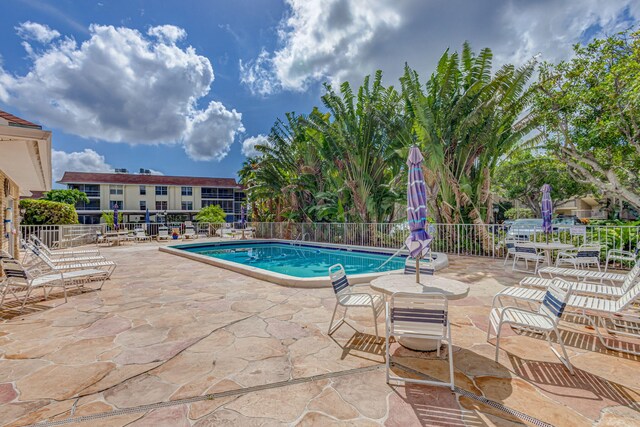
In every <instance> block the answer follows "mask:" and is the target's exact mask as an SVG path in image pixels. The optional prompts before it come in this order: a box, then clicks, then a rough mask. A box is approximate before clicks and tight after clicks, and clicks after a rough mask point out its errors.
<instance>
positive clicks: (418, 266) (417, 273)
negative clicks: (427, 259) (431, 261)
mask: <svg viewBox="0 0 640 427" xmlns="http://www.w3.org/2000/svg"><path fill="white" fill-rule="evenodd" d="M416 283H420V257H419V256H417V257H416Z"/></svg>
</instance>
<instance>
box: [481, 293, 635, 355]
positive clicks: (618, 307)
mask: <svg viewBox="0 0 640 427" xmlns="http://www.w3.org/2000/svg"><path fill="white" fill-rule="evenodd" d="M544 296H545V292H544V291H540V290H537V289H529V288H520V287H515V286H514V287H508V288H505V289H503V290H502V291H500V292H499V293H498V294H496V296H495V297H494V299H493V307H494V308H495V307H496V306H497V305H498V306H502V301H503V299H504V298H512V299H515V300H516V301H526V302H529V303H541V302H542V301H544ZM639 299H640V281H636V282H635V284H634V285H633V286H631V287H630V288H629V289H628V290H627V291H626V292H625V293H624V294H622V296H620V298H618V299H612V298H598V297H588V296H582V295H571V296H570V297H569V299H568V300H567V303H566V309H567V310H568V311H569V310H570V311H571V313H572V314H573V315H574V316H576V317H578V318H581V319H584V320H586V321H587V322H588V323H589V324H590V325H591V326H592V327H593V328H594V330H595V331H596V334H597V335H598V338H599V340H600V343H601V344H602V346H603V347H605V348H607V349H609V350H615V351H620V352H623V353H629V354H634V355H640V352H637V351H633V350H631V349H630V347H615V346H611V345H609V344H607V343H606V341H605V339H604V337H603V336H602V335H601V333H600V329H599V328H600V327H602V328H603V329H605V331H607V332H608V333H610V334H614V335H625V336H630V337H633V338H640V310H639V309H638V307H637V306H635V305H634V304H635V303H637V302H638V300H639ZM593 317H595V318H596V319H597V322H596V321H595V320H594V319H593ZM629 331H633V332H629Z"/></svg>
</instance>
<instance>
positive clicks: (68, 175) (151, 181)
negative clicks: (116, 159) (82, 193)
mask: <svg viewBox="0 0 640 427" xmlns="http://www.w3.org/2000/svg"><path fill="white" fill-rule="evenodd" d="M58 182H59V183H61V184H144V185H184V186H195V187H228V188H238V189H240V188H242V186H241V185H240V184H238V183H237V182H236V180H235V179H234V178H207V177H195V176H167V175H141V174H131V173H93V172H65V173H64V176H63V177H62V179H61V180H60V181H58Z"/></svg>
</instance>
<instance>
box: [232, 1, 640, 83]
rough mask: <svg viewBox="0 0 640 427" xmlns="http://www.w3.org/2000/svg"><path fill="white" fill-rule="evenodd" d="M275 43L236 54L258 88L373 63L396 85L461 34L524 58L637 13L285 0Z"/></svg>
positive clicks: (599, 5)
mask: <svg viewBox="0 0 640 427" xmlns="http://www.w3.org/2000/svg"><path fill="white" fill-rule="evenodd" d="M287 4H288V7H289V10H288V13H287V14H286V15H285V17H284V18H283V20H282V21H281V23H280V27H279V30H278V36H279V48H277V49H275V50H274V51H272V52H267V51H263V52H261V53H260V55H258V57H257V58H254V59H249V60H245V61H242V62H240V71H241V81H242V82H243V83H244V84H245V85H246V86H247V87H248V88H249V89H250V90H251V91H252V93H254V94H259V95H268V94H271V93H274V92H277V91H278V90H293V91H302V90H306V89H307V88H308V86H309V85H310V84H312V83H315V82H318V81H324V80H329V81H330V82H333V83H338V82H341V81H345V80H348V81H352V82H354V83H357V84H359V83H360V82H361V81H362V78H363V77H364V76H365V75H367V74H373V73H374V71H375V70H376V69H382V70H383V71H384V72H385V77H386V80H387V81H388V82H389V84H394V85H397V78H398V77H399V76H400V75H401V74H402V71H403V67H404V64H405V62H408V63H409V65H410V66H412V67H413V68H414V69H417V70H418V71H419V72H420V74H421V75H423V76H425V78H426V76H427V75H428V74H430V73H431V72H433V70H434V68H435V64H436V62H437V60H438V59H439V57H440V56H441V55H442V53H443V52H444V51H445V49H447V48H451V49H452V50H459V49H460V48H461V45H462V43H463V42H464V41H465V40H469V41H471V42H472V43H473V47H474V48H475V49H476V50H479V49H480V48H483V47H490V48H491V49H492V50H493V52H494V56H495V62H496V63H497V64H503V63H507V62H511V63H516V64H521V63H523V62H524V61H526V60H528V59H530V58H531V57H532V56H534V55H536V54H537V53H542V59H543V60H549V61H555V60H558V59H563V58H566V57H567V56H568V55H570V53H571V50H572V45H573V44H575V43H577V42H580V41H583V39H584V37H585V36H587V37H589V36H593V35H605V34H612V33H614V32H616V31H618V30H621V29H624V28H626V27H629V26H630V23H632V22H637V21H638V19H639V18H640V3H638V2H634V1H632V0H610V1H607V2H603V1H599V0H571V1H563V2H558V1H555V0H540V1H535V2H513V1H511V0H487V1H483V2H471V1H462V0H453V1H447V2H432V1H424V0H406V1H393V2H390V1H383V0H326V1H323V2H310V1H306V0H287Z"/></svg>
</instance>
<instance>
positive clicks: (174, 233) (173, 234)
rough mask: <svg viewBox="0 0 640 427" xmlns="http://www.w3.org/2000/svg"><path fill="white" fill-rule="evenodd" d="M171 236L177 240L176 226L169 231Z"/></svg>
mask: <svg viewBox="0 0 640 427" xmlns="http://www.w3.org/2000/svg"><path fill="white" fill-rule="evenodd" d="M171 237H173V240H178V229H177V228H174V229H173V230H172V231H171Z"/></svg>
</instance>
